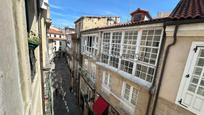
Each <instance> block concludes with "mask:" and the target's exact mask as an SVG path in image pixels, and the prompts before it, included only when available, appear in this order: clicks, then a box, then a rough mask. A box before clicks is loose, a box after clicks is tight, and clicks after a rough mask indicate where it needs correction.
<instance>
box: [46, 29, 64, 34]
mask: <svg viewBox="0 0 204 115" xmlns="http://www.w3.org/2000/svg"><path fill="white" fill-rule="evenodd" d="M48 33H49V34H63V32H62V31H61V30H57V29H54V28H50V29H49V30H48Z"/></svg>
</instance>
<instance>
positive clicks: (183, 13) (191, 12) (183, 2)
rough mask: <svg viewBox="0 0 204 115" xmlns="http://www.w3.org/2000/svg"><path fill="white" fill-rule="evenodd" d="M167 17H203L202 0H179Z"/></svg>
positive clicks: (176, 18)
mask: <svg viewBox="0 0 204 115" xmlns="http://www.w3.org/2000/svg"><path fill="white" fill-rule="evenodd" d="M169 18H171V19H175V20H180V19H198V18H204V0H180V2H179V3H178V4H177V6H176V8H175V9H174V10H173V11H172V13H171V14H170V16H169Z"/></svg>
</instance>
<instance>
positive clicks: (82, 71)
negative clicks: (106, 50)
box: [79, 67, 96, 89]
mask: <svg viewBox="0 0 204 115" xmlns="http://www.w3.org/2000/svg"><path fill="white" fill-rule="evenodd" d="M79 73H80V75H81V76H82V77H83V78H84V80H85V81H86V82H87V83H88V85H90V86H91V87H92V89H95V87H96V86H95V79H94V76H93V75H91V74H90V73H89V72H88V71H87V70H86V69H85V68H84V67H79Z"/></svg>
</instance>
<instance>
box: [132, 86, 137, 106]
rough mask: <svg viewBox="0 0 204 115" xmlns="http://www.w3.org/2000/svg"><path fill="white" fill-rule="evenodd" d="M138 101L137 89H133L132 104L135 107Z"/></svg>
mask: <svg viewBox="0 0 204 115" xmlns="http://www.w3.org/2000/svg"><path fill="white" fill-rule="evenodd" d="M136 100H137V91H136V89H135V88H133V91H132V98H131V103H132V104H133V105H135V104H136Z"/></svg>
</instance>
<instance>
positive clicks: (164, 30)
mask: <svg viewBox="0 0 204 115" xmlns="http://www.w3.org/2000/svg"><path fill="white" fill-rule="evenodd" d="M165 42H166V23H164V25H163V36H162V43H161V45H162V46H161V50H160V51H159V56H158V62H160V60H161V53H162V52H163V49H164V46H165V45H164V43H165ZM158 67H159V63H158V64H157V66H156V70H155V75H154V76H155V78H154V80H153V83H152V86H151V87H150V90H149V95H150V97H149V100H148V105H147V111H146V115H148V114H149V112H150V106H151V100H152V99H153V93H152V92H153V91H154V88H155V83H156V76H157V71H158Z"/></svg>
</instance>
